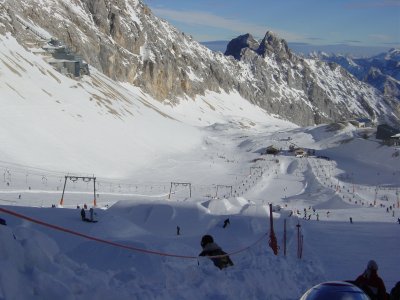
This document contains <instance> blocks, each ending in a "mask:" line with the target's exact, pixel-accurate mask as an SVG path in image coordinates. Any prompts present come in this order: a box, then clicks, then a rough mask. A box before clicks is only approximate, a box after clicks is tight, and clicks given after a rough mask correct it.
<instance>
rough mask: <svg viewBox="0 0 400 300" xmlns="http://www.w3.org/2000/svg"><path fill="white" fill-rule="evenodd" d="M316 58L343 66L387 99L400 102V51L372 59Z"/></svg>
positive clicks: (393, 50)
mask: <svg viewBox="0 0 400 300" xmlns="http://www.w3.org/2000/svg"><path fill="white" fill-rule="evenodd" d="M314 57H319V58H320V59H322V60H323V61H326V62H334V63H337V64H339V65H341V66H342V67H343V68H345V69H346V70H347V71H348V72H350V73H351V74H353V75H354V76H355V77H357V78H358V79H359V80H361V81H364V82H367V83H368V84H370V85H371V86H373V87H375V88H377V89H378V90H380V91H381V92H382V93H383V94H384V97H385V98H391V99H394V100H398V101H400V50H399V49H390V50H389V51H388V52H385V53H382V54H379V55H376V56H373V57H370V58H351V57H349V56H343V55H328V54H319V55H318V54H316V55H314Z"/></svg>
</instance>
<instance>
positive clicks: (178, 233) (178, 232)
mask: <svg viewBox="0 0 400 300" xmlns="http://www.w3.org/2000/svg"><path fill="white" fill-rule="evenodd" d="M180 234H181V228H180V227H179V226H176V235H180Z"/></svg>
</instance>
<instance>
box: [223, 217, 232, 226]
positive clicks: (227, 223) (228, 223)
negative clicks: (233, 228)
mask: <svg viewBox="0 0 400 300" xmlns="http://www.w3.org/2000/svg"><path fill="white" fill-rule="evenodd" d="M230 224H231V222H230V221H229V218H228V219H226V220H225V221H224V226H222V228H226V226H228V225H230Z"/></svg>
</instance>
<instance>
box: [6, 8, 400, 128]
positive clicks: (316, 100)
mask: <svg viewBox="0 0 400 300" xmlns="http://www.w3.org/2000/svg"><path fill="white" fill-rule="evenodd" d="M0 9H1V10H0V24H1V26H0V33H2V34H4V33H5V32H11V33H12V34H13V35H14V36H15V37H16V38H17V39H18V40H19V42H20V43H22V44H24V45H25V46H26V47H32V46H36V47H37V46H39V45H40V39H38V37H37V36H34V34H32V33H31V32H30V31H29V30H27V29H26V28H25V27H24V26H23V25H22V24H21V23H20V22H18V21H17V16H19V17H21V18H23V19H24V20H26V21H27V22H31V23H32V24H34V25H35V26H38V27H40V28H42V29H44V30H46V31H47V32H48V33H49V34H50V35H51V36H53V37H55V38H57V39H59V40H61V41H62V42H64V43H65V44H67V45H68V46H69V47H70V48H71V49H72V50H73V51H74V52H76V53H79V54H80V55H82V56H83V57H84V59H85V60H86V61H87V62H88V63H90V65H91V66H93V67H95V68H97V69H99V70H101V71H102V72H103V73H104V74H106V75H107V76H109V77H111V78H112V79H115V80H118V81H125V82H130V83H132V84H134V85H136V86H139V87H141V88H142V89H143V90H144V91H145V92H147V93H149V94H151V95H152V96H153V97H155V98H156V99H159V100H160V101H163V100H165V99H169V100H170V101H171V100H172V101H179V99H180V98H181V97H185V96H188V97H194V96H195V95H198V94H204V93H205V91H207V90H211V91H220V90H224V91H226V92H229V91H232V90H237V91H238V92H239V93H240V94H241V95H242V96H243V97H245V98H246V99H248V100H249V101H251V102H252V103H254V104H257V105H259V106H260V107H262V108H264V109H265V110H267V111H268V112H270V113H272V114H276V115H279V116H281V117H282V118H285V119H288V120H290V121H292V122H295V123H297V124H300V125H310V124H315V123H322V122H329V121H337V120H343V119H349V118H353V117H354V116H361V115H362V116H369V117H371V118H373V119H377V118H391V119H396V116H395V114H397V116H399V115H400V112H399V111H398V110H397V111H396V109H393V104H392V103H389V100H387V99H386V100H385V99H384V98H383V97H382V95H381V93H380V92H379V91H377V90H375V89H373V88H371V87H369V86H368V85H366V84H364V83H361V82H359V81H358V80H357V79H356V78H354V77H353V76H351V75H349V74H348V73H347V72H346V71H344V69H342V68H341V67H339V66H337V65H330V64H326V63H323V62H321V61H318V60H312V59H309V60H305V59H302V58H299V57H297V56H295V55H294V54H293V53H292V52H291V51H290V50H289V49H288V46H287V44H286V42H285V41H284V40H281V39H279V38H278V37H276V36H275V35H274V34H272V33H271V32H267V34H266V35H265V38H264V39H263V40H262V41H261V42H260V43H259V42H257V41H256V40H255V39H254V38H253V37H252V36H251V35H250V34H247V35H244V36H241V37H239V38H238V39H236V40H234V41H232V42H231V46H232V47H230V48H229V47H228V48H229V49H228V50H229V51H230V52H229V51H228V50H227V54H229V55H232V56H233V57H234V58H231V57H229V56H224V55H222V54H221V53H214V52H211V51H210V50H208V49H206V48H205V47H203V46H201V45H200V44H199V43H197V42H196V41H193V40H192V39H191V37H189V36H187V35H185V34H184V33H181V32H179V31H178V30H176V29H175V28H173V27H172V26H171V25H169V24H168V23H167V22H165V21H163V20H161V19H159V18H157V17H156V16H154V15H153V14H152V12H151V10H150V9H149V8H148V7H147V6H146V5H144V4H143V3H142V2H141V1H139V0H113V1H110V0H54V1H46V0H23V1H13V0H5V1H4V3H3V4H0ZM42 43H43V41H42ZM237 49H239V50H240V51H238V50H237ZM392 112H394V113H392Z"/></svg>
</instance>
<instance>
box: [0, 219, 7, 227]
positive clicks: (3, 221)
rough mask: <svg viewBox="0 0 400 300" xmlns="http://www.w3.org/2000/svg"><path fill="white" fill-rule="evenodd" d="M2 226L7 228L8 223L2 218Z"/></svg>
mask: <svg viewBox="0 0 400 300" xmlns="http://www.w3.org/2000/svg"><path fill="white" fill-rule="evenodd" d="M0 224H1V225H4V226H6V225H7V222H6V220H4V219H2V218H0Z"/></svg>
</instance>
